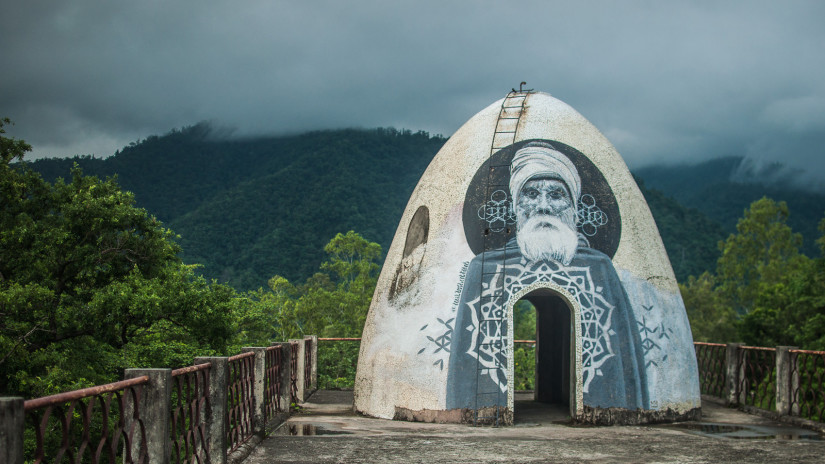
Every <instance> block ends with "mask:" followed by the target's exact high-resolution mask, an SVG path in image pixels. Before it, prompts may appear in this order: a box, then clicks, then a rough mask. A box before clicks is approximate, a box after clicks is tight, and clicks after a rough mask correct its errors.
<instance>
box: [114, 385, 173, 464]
mask: <svg viewBox="0 0 825 464" xmlns="http://www.w3.org/2000/svg"><path fill="white" fill-rule="evenodd" d="M143 375H146V376H148V377H149V383H147V384H146V385H145V386H144V388H143V398H141V401H140V408H141V412H140V418H141V420H142V421H143V426H144V427H145V429H146V448H147V453H148V458H149V462H151V463H153V464H154V463H158V464H168V463H169V460H170V457H171V450H172V447H171V441H170V439H169V418H170V415H171V413H172V369H126V373H125V374H124V376H123V377H124V378H125V379H133V378H135V377H140V376H143ZM132 455H133V456H137V455H138V449H137V448H135V449H133V450H132Z"/></svg>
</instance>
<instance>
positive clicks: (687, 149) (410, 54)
mask: <svg viewBox="0 0 825 464" xmlns="http://www.w3.org/2000/svg"><path fill="white" fill-rule="evenodd" d="M12 3H13V4H11V5H6V6H4V13H3V15H2V16H0V43H2V44H4V46H3V56H4V58H3V61H4V72H3V73H2V74H1V75H0V115H4V116H8V117H11V118H12V119H13V120H15V121H16V123H17V124H16V126H15V127H13V128H12V130H11V131H10V133H11V134H12V135H15V136H18V137H22V138H25V139H26V140H27V141H29V142H30V143H31V144H32V145H33V146H34V148H35V153H34V156H66V155H74V154H90V153H93V154H96V155H97V156H107V155H110V154H112V153H113V152H114V151H115V150H116V149H118V148H120V147H122V146H124V145H126V144H128V143H129V142H131V141H134V140H136V139H138V138H142V137H145V136H148V135H152V134H162V133H165V132H167V131H169V130H170V129H172V128H176V127H181V126H185V125H190V124H193V123H196V122H198V121H201V120H213V121H217V122H219V123H221V124H223V125H226V126H231V127H235V128H237V131H238V133H239V134H246V135H249V134H273V133H274V134H277V133H285V132H296V131H301V130H309V129H319V128H334V127H344V126H347V127H353V126H356V127H375V126H395V127H399V128H408V129H411V130H419V129H421V130H427V131H430V132H433V133H441V134H444V135H450V134H451V133H452V132H454V131H455V130H456V129H457V128H458V127H459V126H460V125H461V124H463V123H464V122H465V121H466V120H467V119H468V118H469V117H470V116H472V115H473V114H475V113H476V112H477V111H479V110H480V109H482V108H483V107H485V106H487V105H488V104H490V103H491V102H493V101H494V100H496V99H498V98H500V97H502V96H503V95H504V93H506V91H507V90H509V88H510V87H512V86H514V85H518V82H520V81H522V80H525V81H527V82H528V87H532V88H535V89H537V90H543V91H546V92H549V93H551V94H553V95H555V96H556V97H558V98H560V99H562V100H564V101H565V102H567V103H569V104H570V105H572V106H573V107H574V108H576V109H577V110H579V111H580V112H581V113H582V114H584V116H585V117H587V118H588V119H590V120H591V121H592V122H593V123H594V124H595V125H596V126H597V127H599V128H600V129H601V130H602V131H603V132H604V133H605V134H606V135H607V136H608V138H610V139H611V140H612V141H613V143H614V144H615V145H616V146H617V148H618V149H619V151H620V152H621V153H622V154H623V155H624V156H625V158H626V159H627V161H628V163H629V164H630V165H631V167H639V166H643V165H645V164H648V163H651V162H657V163H658V162H672V163H676V162H684V161H686V160H703V159H708V158H712V157H717V156H724V155H748V156H751V157H753V158H754V159H757V160H762V161H764V160H776V159H778V160H781V161H782V162H785V163H788V164H791V165H793V166H796V167H807V171H808V172H825V169H823V168H825V160H823V158H825V157H823V156H821V155H822V151H823V150H822V147H823V146H824V145H823V143H825V122H823V121H825V59H823V55H822V50H825V28H822V27H821V22H822V19H823V18H825V3H822V2H819V1H816V0H814V1H791V2H783V3H782V4H781V5H780V4H779V3H778V2H773V1H770V2H769V1H754V0H752V1H735V2H711V1H684V2H652V1H635V2H595V1H594V2H546V1H535V2H493V1H456V2H424V1H416V2H384V1H358V2H338V1H311V2H273V1H271V0H268V1H255V0H247V1H244V2H229V1H202V0H201V1H194V0H190V1H176V2H161V1H142V2H112V1H107V0H85V1H82V0H75V1H72V2H53V1H45V0H40V1H31V0H30V1H27V2H12ZM719 3H723V4H721V5H720V4H719ZM811 168H813V169H811Z"/></svg>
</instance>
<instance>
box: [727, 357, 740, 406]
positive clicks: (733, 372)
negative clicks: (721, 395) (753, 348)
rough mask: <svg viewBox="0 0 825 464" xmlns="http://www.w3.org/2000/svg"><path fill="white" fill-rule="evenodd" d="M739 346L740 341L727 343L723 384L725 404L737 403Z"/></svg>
mask: <svg viewBox="0 0 825 464" xmlns="http://www.w3.org/2000/svg"><path fill="white" fill-rule="evenodd" d="M740 346H742V344H741V343H728V345H727V351H726V353H725V372H726V376H725V377H726V379H725V386H726V389H727V395H726V398H725V404H727V405H731V404H739V398H738V395H737V390H738V385H739V378H740V377H739V376H740V372H739V370H740V369H739V365H738V364H739V363H738V360H739V347H740Z"/></svg>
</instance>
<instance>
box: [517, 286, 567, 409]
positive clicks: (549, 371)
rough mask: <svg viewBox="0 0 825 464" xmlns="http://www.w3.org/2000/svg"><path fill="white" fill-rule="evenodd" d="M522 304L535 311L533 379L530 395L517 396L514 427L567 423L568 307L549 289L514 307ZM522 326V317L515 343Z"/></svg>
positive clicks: (527, 296)
mask: <svg viewBox="0 0 825 464" xmlns="http://www.w3.org/2000/svg"><path fill="white" fill-rule="evenodd" d="M524 300H526V301H528V302H530V304H531V305H532V306H533V308H535V332H534V337H532V338H533V339H535V340H536V345H535V377H534V381H533V394H532V395H529V394H528V395H525V394H524V393H521V394H517V395H516V404H514V409H515V411H514V414H515V416H514V419H515V421H516V424H518V423H524V422H525V421H527V422H544V421H548V420H549V421H554V422H555V421H565V420H569V418H570V388H571V387H570V384H571V379H570V367H571V366H570V363H571V353H570V342H571V332H572V330H571V327H572V326H571V325H570V312H571V311H570V307H569V306H568V304H567V302H566V301H565V299H564V298H563V297H561V296H559V295H558V294H557V293H556V292H554V291H552V290H550V289H538V290H535V291H533V292H530V293H529V294H527V295H525V296H524V297H523V298H522V299H521V300H520V301H519V302H517V303H516V304H517V305H523V303H522V301H524ZM514 313H516V311H514ZM521 313H522V314H523V313H524V311H521ZM516 315H517V314H514V316H516ZM520 322H521V324H519V323H520ZM524 325H525V321H524V319H523V316H522V320H521V321H519V320H515V321H514V326H515V328H516V329H517V332H516V333H515V338H516V339H519V335H520V334H519V332H521V334H522V335H523V334H524V332H525V327H524ZM520 326H521V327H520ZM519 328H520V329H521V330H518V329H519ZM517 390H518V389H517Z"/></svg>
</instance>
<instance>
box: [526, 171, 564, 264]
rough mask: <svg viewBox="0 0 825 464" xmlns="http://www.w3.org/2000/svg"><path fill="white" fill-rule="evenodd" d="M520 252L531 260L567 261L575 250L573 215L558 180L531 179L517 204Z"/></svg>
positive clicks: (561, 184)
mask: <svg viewBox="0 0 825 464" xmlns="http://www.w3.org/2000/svg"><path fill="white" fill-rule="evenodd" d="M516 216H517V221H518V235H517V236H516V240H517V242H518V244H519V248H521V252H522V254H523V255H524V256H525V257H527V259H528V260H530V261H538V260H544V259H552V260H556V261H559V262H562V263H564V264H569V263H570V261H571V260H572V259H573V255H574V254H575V253H576V246H577V244H578V236H577V234H576V214H575V210H574V208H573V201H572V200H571V199H570V194H569V193H568V192H567V187H566V186H565V184H564V183H563V182H562V181H560V180H558V179H547V178H538V179H531V180H529V181H527V182H526V183H525V184H524V187H523V188H522V189H521V192H520V194H519V195H518V201H517V203H516Z"/></svg>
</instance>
